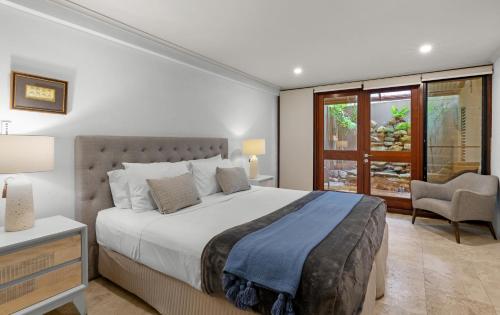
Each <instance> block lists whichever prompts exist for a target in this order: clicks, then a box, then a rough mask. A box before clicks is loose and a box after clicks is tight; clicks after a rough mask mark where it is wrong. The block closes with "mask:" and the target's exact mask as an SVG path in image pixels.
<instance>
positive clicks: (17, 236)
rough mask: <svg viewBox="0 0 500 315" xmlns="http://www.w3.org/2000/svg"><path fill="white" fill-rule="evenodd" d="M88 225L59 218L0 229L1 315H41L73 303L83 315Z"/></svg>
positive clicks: (86, 280)
mask: <svg viewBox="0 0 500 315" xmlns="http://www.w3.org/2000/svg"><path fill="white" fill-rule="evenodd" d="M87 257H88V256H87V226H86V225H85V224H82V223H79V222H76V221H74V220H71V219H68V218H65V217H63V216H54V217H50V218H44V219H39V220H36V221H35V225H34V227H33V228H31V229H29V230H24V231H18V232H5V231H4V228H3V227H0V314H11V313H14V314H17V315H20V314H43V313H46V312H48V311H50V310H53V309H55V308H57V307H59V306H61V305H64V304H66V303H69V302H73V303H74V304H75V306H76V308H77V309H78V311H79V312H80V314H86V313H87V309H86V305H85V295H84V293H85V289H86V288H87V286H88V267H87Z"/></svg>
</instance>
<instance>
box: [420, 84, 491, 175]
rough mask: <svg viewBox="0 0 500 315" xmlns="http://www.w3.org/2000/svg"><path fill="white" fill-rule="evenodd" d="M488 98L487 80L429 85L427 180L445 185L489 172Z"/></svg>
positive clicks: (425, 159) (425, 158) (426, 153)
mask: <svg viewBox="0 0 500 315" xmlns="http://www.w3.org/2000/svg"><path fill="white" fill-rule="evenodd" d="M486 95H487V93H486V79H485V78H484V77H472V78H463V79H453V80H443V81H434V82H429V83H426V86H425V99H424V100H425V104H424V105H425V112H426V114H425V118H426V128H425V134H426V136H425V139H426V141H425V145H426V150H425V157H424V161H425V162H424V175H425V178H426V179H427V181H429V182H434V183H443V182H446V181H448V180H450V179H452V178H454V177H456V176H458V175H460V174H462V173H464V172H475V173H485V172H486V171H487V170H486V169H487V165H486V164H487V152H486V147H487V142H486V141H487V136H486V135H485V133H486V131H487V123H486V119H487V116H486V113H487V99H486Z"/></svg>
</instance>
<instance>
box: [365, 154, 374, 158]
mask: <svg viewBox="0 0 500 315" xmlns="http://www.w3.org/2000/svg"><path fill="white" fill-rule="evenodd" d="M370 156H373V155H371V154H368V153H365V158H367V157H370Z"/></svg>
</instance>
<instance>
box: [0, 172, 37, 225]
mask: <svg viewBox="0 0 500 315" xmlns="http://www.w3.org/2000/svg"><path fill="white" fill-rule="evenodd" d="M5 185H6V186H7V188H6V189H7V202H6V205H5V231H6V232H15V231H22V230H27V229H30V228H32V227H33V224H34V222H35V213H34V210H33V189H32V186H31V182H29V181H28V180H26V179H17V178H16V179H14V178H9V179H7V180H6V181H5Z"/></svg>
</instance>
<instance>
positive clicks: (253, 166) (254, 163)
mask: <svg viewBox="0 0 500 315" xmlns="http://www.w3.org/2000/svg"><path fill="white" fill-rule="evenodd" d="M249 173H250V174H249V175H248V178H250V179H255V178H257V176H259V160H258V159H257V156H255V155H254V156H252V157H251V158H250V172H249Z"/></svg>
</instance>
